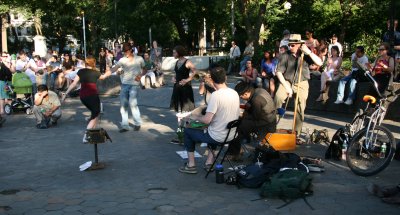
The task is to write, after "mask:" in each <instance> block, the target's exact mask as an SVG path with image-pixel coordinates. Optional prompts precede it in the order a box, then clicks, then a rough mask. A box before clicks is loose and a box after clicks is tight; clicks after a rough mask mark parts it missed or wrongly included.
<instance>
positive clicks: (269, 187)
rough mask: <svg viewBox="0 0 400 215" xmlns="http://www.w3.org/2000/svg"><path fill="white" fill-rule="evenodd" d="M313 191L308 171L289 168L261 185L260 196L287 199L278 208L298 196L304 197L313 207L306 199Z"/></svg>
mask: <svg viewBox="0 0 400 215" xmlns="http://www.w3.org/2000/svg"><path fill="white" fill-rule="evenodd" d="M312 193H313V191H312V177H311V176H310V175H309V174H308V173H306V172H304V171H299V170H294V169H287V170H284V171H280V172H278V173H276V174H275V175H273V176H272V177H271V179H270V180H269V181H266V182H265V183H264V184H263V185H262V187H261V191H260V196H261V197H262V198H273V199H282V200H283V201H285V204H284V205H282V206H280V207H278V209H279V208H282V207H285V206H286V205H288V204H290V203H292V202H293V201H294V200H296V199H298V198H303V199H304V201H305V202H306V204H307V205H308V206H309V207H310V208H311V209H313V208H312V207H311V205H310V204H309V203H308V202H307V200H306V199H305V197H306V196H309V195H312ZM287 200H289V201H287Z"/></svg>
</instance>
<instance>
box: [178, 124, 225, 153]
mask: <svg viewBox="0 0 400 215" xmlns="http://www.w3.org/2000/svg"><path fill="white" fill-rule="evenodd" d="M183 142H184V143H185V148H186V151H187V152H194V150H195V145H196V142H201V143H207V144H208V145H209V146H210V147H211V148H212V149H213V150H215V149H216V147H217V145H219V144H220V143H219V142H217V141H215V140H214V139H213V138H212V137H211V136H210V135H209V134H208V132H204V130H202V129H194V128H185V136H184V139H183Z"/></svg>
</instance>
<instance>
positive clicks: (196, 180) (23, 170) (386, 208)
mask: <svg viewBox="0 0 400 215" xmlns="http://www.w3.org/2000/svg"><path fill="white" fill-rule="evenodd" d="M230 82H231V84H232V82H233V80H232V78H231V79H230ZM197 86H198V84H194V88H195V90H194V91H195V92H197V90H196V89H197ZM171 92H172V88H171V87H169V86H166V87H162V88H158V89H146V90H140V92H139V97H138V102H139V107H140V111H141V114H142V118H143V120H144V123H143V125H142V128H141V130H140V131H138V132H137V131H129V132H126V133H119V132H118V125H119V121H120V114H119V99H118V97H105V98H102V101H103V103H104V111H105V113H104V115H103V116H102V120H101V124H100V127H103V128H105V129H106V130H107V131H108V132H109V134H110V136H111V138H112V140H113V142H112V143H106V144H101V145H99V156H100V157H99V159H100V161H101V162H105V164H106V168H105V169H103V170H98V171H85V172H80V171H79V168H78V167H79V165H81V164H83V163H84V162H86V161H89V160H92V161H93V160H94V150H93V146H91V145H85V144H82V143H81V142H82V135H83V129H84V128H85V126H86V122H85V116H88V115H89V112H88V111H87V109H86V108H85V107H84V106H83V105H82V104H81V103H80V101H79V99H77V98H71V99H68V100H67V101H66V103H65V104H64V106H63V108H62V110H63V116H62V118H61V120H60V121H59V123H58V125H57V127H53V128H49V129H47V130H39V129H36V128H35V126H34V125H35V121H34V116H32V115H26V114H24V113H15V114H13V115H11V116H8V117H7V122H6V123H5V124H4V125H3V127H2V128H0V164H1V167H0V214H26V215H33V214H39V215H50V214H52V215H56V214H128V215H129V214H201V215H203V214H239V215H243V214H399V211H400V207H399V206H396V205H388V204H385V203H383V202H382V201H380V199H378V198H376V197H374V196H372V195H370V194H369V193H368V192H367V191H366V188H365V187H366V186H367V185H368V184H369V183H372V182H375V183H378V184H380V185H391V184H397V183H399V178H400V162H399V161H393V162H392V163H391V164H390V166H389V167H388V168H387V169H386V170H384V171H383V172H381V173H380V174H378V175H375V176H371V177H368V178H364V177H359V176H356V175H354V174H353V173H352V172H351V171H350V170H349V169H348V168H347V166H346V165H345V163H344V162H340V161H339V162H332V161H324V166H325V169H326V171H325V172H324V173H313V174H312V175H313V178H314V181H313V184H314V195H312V196H310V197H308V198H307V199H308V202H309V203H310V204H311V205H312V206H313V207H314V208H315V210H311V209H310V208H309V207H308V206H307V205H306V204H305V203H304V201H303V200H301V199H300V200H297V201H295V202H293V203H291V204H289V205H288V206H286V207H284V208H282V209H277V207H279V206H281V205H282V204H283V202H282V201H281V200H270V199H268V200H260V201H251V200H254V199H257V198H259V195H258V190H257V189H246V188H242V189H238V188H237V187H236V186H230V185H225V184H216V183H215V175H214V174H212V175H210V176H209V177H208V178H207V179H205V178H204V176H205V171H203V170H202V168H201V167H202V163H203V162H204V160H205V159H204V158H200V159H198V160H197V164H198V167H199V168H198V170H199V173H198V174H197V175H186V174H181V173H179V172H178V168H179V167H180V166H181V165H183V163H184V161H183V160H182V159H181V158H180V157H179V156H178V155H177V154H176V153H175V152H176V151H179V150H183V147H182V146H179V145H174V144H171V143H169V142H170V140H171V139H172V138H174V137H175V129H176V117H175V113H174V112H172V111H170V110H169V99H170V95H171ZM196 100H197V101H200V100H201V97H200V96H198V95H196ZM290 116H292V114H291V113H290V112H289V113H288V114H287V116H286V118H284V119H283V120H282V122H281V124H280V125H279V127H283V128H290V127H291V119H290ZM350 119H351V116H347V115H338V114H335V113H328V112H314V113H308V115H307V116H306V123H305V125H304V127H308V128H310V130H313V129H315V128H317V129H322V128H327V129H328V131H329V134H330V136H332V135H333V133H334V131H335V130H336V129H337V128H339V127H340V126H342V125H344V124H345V123H346V122H348V121H349V120H350ZM385 124H387V125H388V126H389V128H390V129H391V131H392V132H395V136H396V137H397V138H399V137H400V136H399V134H400V130H399V127H398V126H399V123H398V122H393V121H385ZM196 149H197V150H198V151H199V152H200V153H202V152H203V151H204V149H203V148H199V147H197V148H196ZM325 150H326V146H325V145H323V144H311V145H303V146H298V147H297V149H296V151H295V152H296V153H298V154H300V155H309V156H318V157H323V156H324V153H325Z"/></svg>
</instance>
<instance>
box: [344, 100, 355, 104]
mask: <svg viewBox="0 0 400 215" xmlns="http://www.w3.org/2000/svg"><path fill="white" fill-rule="evenodd" d="M344 103H345V104H346V105H352V104H353V100H352V99H347V100H346V101H345V102H344Z"/></svg>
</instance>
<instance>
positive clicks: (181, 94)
mask: <svg viewBox="0 0 400 215" xmlns="http://www.w3.org/2000/svg"><path fill="white" fill-rule="evenodd" d="M186 61H187V60H185V62H184V63H183V64H182V66H181V67H179V68H178V61H177V62H176V64H175V75H176V83H175V84H174V89H173V91H172V96H171V104H170V108H171V110H175V111H176V112H180V111H181V112H185V111H192V110H193V109H194V96H193V88H192V84H191V82H188V83H186V84H185V85H184V86H181V85H179V82H180V81H181V80H183V79H186V78H188V77H189V73H190V69H188V68H186V66H185V65H186Z"/></svg>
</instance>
